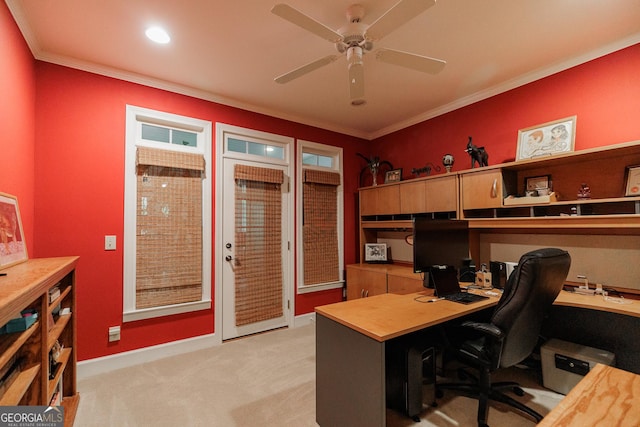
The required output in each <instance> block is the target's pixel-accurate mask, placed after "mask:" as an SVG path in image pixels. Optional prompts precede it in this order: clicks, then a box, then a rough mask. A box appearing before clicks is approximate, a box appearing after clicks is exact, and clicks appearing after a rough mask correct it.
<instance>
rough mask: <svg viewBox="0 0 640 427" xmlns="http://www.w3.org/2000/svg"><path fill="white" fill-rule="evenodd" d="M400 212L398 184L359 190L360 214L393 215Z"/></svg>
mask: <svg viewBox="0 0 640 427" xmlns="http://www.w3.org/2000/svg"><path fill="white" fill-rule="evenodd" d="M397 213H400V190H399V186H398V185H390V186H383V187H375V188H367V189H366V190H360V215H393V214H397Z"/></svg>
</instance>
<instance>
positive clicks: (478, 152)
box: [464, 137, 489, 169]
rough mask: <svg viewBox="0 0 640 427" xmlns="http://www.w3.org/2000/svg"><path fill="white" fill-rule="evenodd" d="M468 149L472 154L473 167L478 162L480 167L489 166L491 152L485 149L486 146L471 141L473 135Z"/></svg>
mask: <svg viewBox="0 0 640 427" xmlns="http://www.w3.org/2000/svg"><path fill="white" fill-rule="evenodd" d="M464 151H466V152H467V153H468V154H469V156H471V168H472V169H473V168H474V167H475V164H476V162H478V167H482V166H489V154H487V152H486V151H485V149H484V147H476V146H475V145H473V143H472V142H471V137H469V142H467V149H466V150H464Z"/></svg>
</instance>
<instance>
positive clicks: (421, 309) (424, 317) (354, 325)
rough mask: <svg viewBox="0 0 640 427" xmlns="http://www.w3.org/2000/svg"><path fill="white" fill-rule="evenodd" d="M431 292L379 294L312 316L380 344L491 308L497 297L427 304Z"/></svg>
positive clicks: (323, 308)
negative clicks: (473, 301)
mask: <svg viewBox="0 0 640 427" xmlns="http://www.w3.org/2000/svg"><path fill="white" fill-rule="evenodd" d="M431 296H433V290H425V291H423V292H416V293H412V294H406V295H396V294H382V295H376V296H372V297H368V298H361V299H355V300H349V301H344V302H339V303H335V304H329V305H323V306H320V307H316V313H319V314H321V315H323V316H325V317H328V318H330V319H332V320H335V321H336V322H338V323H341V324H343V325H345V326H348V327H349V328H351V329H353V330H356V331H358V332H360V333H362V334H364V335H366V336H368V337H370V338H373V339H374V340H377V341H380V342H383V341H386V340H389V339H391V338H395V337H398V336H401V335H404V334H408V333H411V332H414V331H419V330H421V329H425V328H428V327H430V326H434V325H438V324H440V323H443V322H446V321H448V320H451V319H455V318H458V317H461V316H464V315H466V314H469V313H474V312H477V311H480V310H482V309H485V308H487V307H491V306H494V305H496V304H497V303H498V297H489V299H486V300H483V301H479V302H476V303H472V304H460V303H456V302H451V301H445V300H440V301H437V302H432V303H430V302H418V301H416V300H415V299H416V298H418V297H420V299H422V300H423V301H427V300H428V299H429V297H431Z"/></svg>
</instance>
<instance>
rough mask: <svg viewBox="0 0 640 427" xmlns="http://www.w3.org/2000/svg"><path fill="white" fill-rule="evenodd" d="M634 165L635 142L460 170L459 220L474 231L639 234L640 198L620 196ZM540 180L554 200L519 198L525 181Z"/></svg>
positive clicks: (639, 145) (639, 151)
mask: <svg viewBox="0 0 640 427" xmlns="http://www.w3.org/2000/svg"><path fill="white" fill-rule="evenodd" d="M637 164H640V142H639V141H634V142H629V143H624V144H618V145H612V146H606V147H599V148H594V149H589V150H581V151H577V152H574V153H568V154H561V155H557V156H553V157H544V158H537V159H529V160H523V161H518V162H510V163H504V164H501V165H497V166H490V167H487V168H482V169H481V170H468V171H461V172H459V174H460V182H461V199H462V202H461V217H462V218H465V219H468V220H470V223H469V226H470V227H471V228H477V229H482V228H491V229H495V228H528V229H553V228H556V229H596V228H600V229H611V228H616V229H623V230H625V231H624V232H625V233H628V234H629V233H631V234H633V233H637V232H638V231H639V229H640V197H638V196H634V197H625V196H624V189H625V183H626V174H625V171H626V167H627V166H630V165H637ZM542 176H544V177H548V180H549V181H550V184H551V186H552V190H553V192H554V196H553V198H551V199H549V198H547V199H544V198H542V197H540V198H537V197H526V198H525V197H522V196H524V193H525V185H526V181H527V179H528V178H532V177H542ZM582 183H586V184H587V185H589V187H590V188H591V197H590V198H588V199H578V196H577V193H578V190H579V189H580V187H581V185H582ZM632 230H635V231H632ZM611 233H612V234H613V231H611ZM616 233H619V231H617V232H616Z"/></svg>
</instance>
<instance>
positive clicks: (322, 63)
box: [274, 55, 340, 84]
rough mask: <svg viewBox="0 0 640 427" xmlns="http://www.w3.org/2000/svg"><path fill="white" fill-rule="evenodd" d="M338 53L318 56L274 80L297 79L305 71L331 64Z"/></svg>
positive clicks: (288, 80) (281, 81)
mask: <svg viewBox="0 0 640 427" xmlns="http://www.w3.org/2000/svg"><path fill="white" fill-rule="evenodd" d="M339 57H340V55H329V56H325V57H324V58H320V59H318V60H315V61H313V62H310V63H308V64H306V65H303V66H302V67H299V68H296V69H295V70H293V71H289V72H288V73H285V74H283V75H281V76H278V77H276V78H275V79H274V80H275V82H276V83H281V84H282V83H288V82H290V81H291V80H293V79H297V78H298V77H301V76H303V75H305V74H307V73H310V72H312V71H313V70H317V69H318V68H320V67H324V66H325V65H328V64H331V63H332V62H333V61H335V60H336V59H338V58H339Z"/></svg>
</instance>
